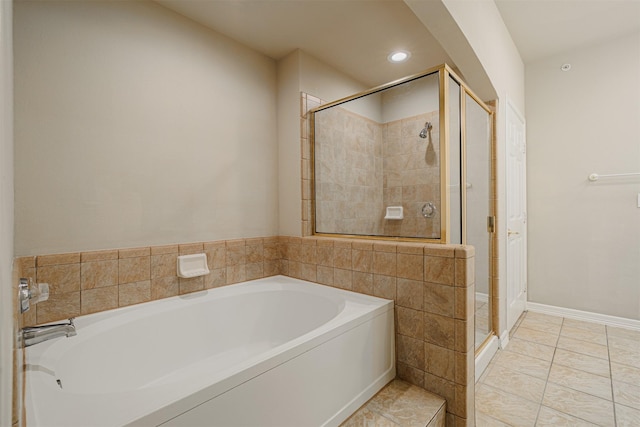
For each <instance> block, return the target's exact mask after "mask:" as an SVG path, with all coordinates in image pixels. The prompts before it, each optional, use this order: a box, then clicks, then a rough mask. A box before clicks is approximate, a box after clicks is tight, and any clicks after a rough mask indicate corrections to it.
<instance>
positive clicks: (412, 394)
mask: <svg viewBox="0 0 640 427" xmlns="http://www.w3.org/2000/svg"><path fill="white" fill-rule="evenodd" d="M444 403H445V402H444V399H442V398H441V397H440V396H436V395H435V394H433V393H429V392H428V391H426V390H424V389H422V388H420V387H417V386H415V385H411V384H409V383H406V382H404V381H400V380H394V381H392V382H391V383H390V384H389V385H388V386H387V387H385V388H384V389H382V391H380V392H379V393H378V394H377V395H376V396H374V397H373V399H371V400H370V401H369V403H368V404H367V408H368V409H369V410H370V411H373V412H375V413H377V414H379V415H383V416H384V417H385V418H388V419H390V420H391V421H393V422H395V423H396V424H399V425H401V426H403V427H414V426H415V427H418V426H420V427H423V426H425V425H426V424H427V423H428V422H429V421H430V420H431V418H433V417H434V416H435V415H436V413H437V412H438V410H439V409H440V408H441V407H442V405H444Z"/></svg>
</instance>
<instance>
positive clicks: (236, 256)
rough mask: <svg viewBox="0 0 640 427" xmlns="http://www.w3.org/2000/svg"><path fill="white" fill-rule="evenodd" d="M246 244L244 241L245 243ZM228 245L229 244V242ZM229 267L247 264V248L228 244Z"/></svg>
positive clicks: (227, 257)
mask: <svg viewBox="0 0 640 427" xmlns="http://www.w3.org/2000/svg"><path fill="white" fill-rule="evenodd" d="M243 242H244V241H243ZM227 243H228V242H227ZM226 259H227V267H234V266H240V265H244V264H246V263H247V255H246V246H245V245H240V244H237V245H236V244H234V245H229V244H227V252H226Z"/></svg>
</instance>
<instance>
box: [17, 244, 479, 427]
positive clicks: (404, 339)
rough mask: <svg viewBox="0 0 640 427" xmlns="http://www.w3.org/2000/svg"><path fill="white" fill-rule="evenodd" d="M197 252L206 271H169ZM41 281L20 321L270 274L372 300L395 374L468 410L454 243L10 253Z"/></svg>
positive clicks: (470, 370) (467, 251)
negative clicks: (381, 302)
mask: <svg viewBox="0 0 640 427" xmlns="http://www.w3.org/2000/svg"><path fill="white" fill-rule="evenodd" d="M202 252H204V253H206V254H207V262H208V266H209V269H210V271H211V273H210V274H208V275H206V276H203V277H197V278H194V279H181V278H178V277H177V276H176V259H177V257H178V255H181V254H191V253H202ZM17 264H18V265H19V266H20V268H21V275H22V276H27V277H34V278H35V279H36V281H38V282H45V281H47V282H48V283H49V285H50V290H51V294H50V297H49V300H48V301H46V302H42V303H40V304H37V305H35V306H33V308H32V309H31V310H30V311H29V312H27V313H25V315H24V316H23V320H24V324H25V325H33V324H39V323H46V322H50V321H56V320H61V319H66V318H68V317H72V316H78V315H81V314H89V313H94V312H99V311H105V310H110V309H113V308H117V307H123V306H127V305H131V304H138V303H142V302H146V301H151V300H157V299H161V298H167V297H171V296H176V295H181V294H186V293H190V292H196V291H199V290H203V289H209V288H214V287H218V286H223V285H229V284H232V283H237V282H242V281H245V280H251V279H257V278H261V277H267V276H271V275H276V274H284V275H288V276H291V277H295V278H299V279H303V280H309V281H312V282H317V283H321V284H324V285H328V286H334V287H337V288H341V289H347V290H351V291H354V292H360V293H363V294H368V295H374V296H378V297H381V298H387V299H393V300H394V301H395V307H396V360H397V371H398V377H399V378H400V379H403V380H405V381H407V382H409V383H411V384H414V385H416V386H419V387H422V388H424V389H426V390H427V391H430V392H432V393H435V394H437V395H440V396H442V397H444V398H445V399H446V401H447V425H448V426H471V425H473V413H474V406H473V405H474V387H473V381H474V350H473V348H474V333H473V301H474V295H475V292H474V280H473V278H474V269H473V266H474V250H473V248H472V247H467V246H460V245H437V244H422V243H404V242H390V241H378V240H362V239H357V240H356V239H341V238H326V237H302V238H300V237H283V236H280V237H266V238H252V239H236V240H226V241H215V242H205V243H190V244H177V245H166V246H153V247H145V248H133V249H113V250H107V251H98V252H82V253H72V254H60V255H45V256H37V257H25V258H19V259H17Z"/></svg>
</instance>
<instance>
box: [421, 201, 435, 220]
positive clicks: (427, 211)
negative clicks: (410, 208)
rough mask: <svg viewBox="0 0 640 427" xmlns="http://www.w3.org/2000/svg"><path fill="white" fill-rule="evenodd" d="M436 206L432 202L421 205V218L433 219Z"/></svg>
mask: <svg viewBox="0 0 640 427" xmlns="http://www.w3.org/2000/svg"><path fill="white" fill-rule="evenodd" d="M436 211H437V209H436V205H434V204H433V202H427V203H425V204H424V205H422V216H423V217H425V218H433V217H434V216H435V215H436Z"/></svg>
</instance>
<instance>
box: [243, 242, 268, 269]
mask: <svg viewBox="0 0 640 427" xmlns="http://www.w3.org/2000/svg"><path fill="white" fill-rule="evenodd" d="M245 251H246V256H247V264H255V263H258V262H262V261H264V245H263V244H262V242H260V243H256V244H251V245H249V244H247V246H246V248H245Z"/></svg>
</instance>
